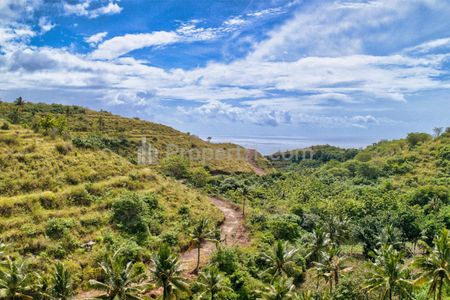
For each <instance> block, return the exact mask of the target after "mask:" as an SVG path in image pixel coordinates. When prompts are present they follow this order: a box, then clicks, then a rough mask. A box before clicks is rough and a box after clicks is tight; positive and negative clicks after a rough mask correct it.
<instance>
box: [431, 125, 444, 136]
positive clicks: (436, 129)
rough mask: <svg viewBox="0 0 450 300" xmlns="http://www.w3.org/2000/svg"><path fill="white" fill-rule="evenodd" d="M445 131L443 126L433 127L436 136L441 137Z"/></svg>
mask: <svg viewBox="0 0 450 300" xmlns="http://www.w3.org/2000/svg"><path fill="white" fill-rule="evenodd" d="M443 131H444V128H443V127H434V128H433V132H434V136H435V137H439V136H440V135H441V134H442V132H443Z"/></svg>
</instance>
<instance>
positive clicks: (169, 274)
mask: <svg viewBox="0 0 450 300" xmlns="http://www.w3.org/2000/svg"><path fill="white" fill-rule="evenodd" d="M152 264H153V265H152V268H151V274H152V277H153V279H154V280H155V281H156V284H157V285H158V286H160V287H162V288H163V300H169V299H171V297H172V296H173V295H174V294H177V293H179V292H184V291H188V289H189V286H188V284H187V283H186V281H185V280H184V279H183V278H182V277H181V266H180V261H179V260H178V257H177V256H175V255H173V254H172V252H171V251H170V248H169V246H168V245H166V244H163V245H161V247H160V248H159V251H158V253H157V254H156V255H155V256H154V257H153V258H152Z"/></svg>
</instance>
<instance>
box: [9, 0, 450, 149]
mask: <svg viewBox="0 0 450 300" xmlns="http://www.w3.org/2000/svg"><path fill="white" fill-rule="evenodd" d="M19 96H22V97H24V98H25V99H26V100H28V101H32V102H46V103H62V104H75V105H81V106H86V107H89V108H93V109H104V110H108V111H111V112H113V113H116V114H120V115H124V116H129V117H140V118H142V119H145V120H149V121H154V122H158V123H162V124H166V125H169V126H172V127H174V128H176V129H178V130H181V131H184V132H191V133H193V134H196V135H199V136H201V137H207V136H211V137H212V138H213V141H218V142H219V141H234V142H238V143H240V144H243V145H244V146H247V147H251V148H257V149H258V150H260V151H262V152H264V153H269V152H272V151H276V150H284V149H288V148H298V147H304V146H309V145H312V144H326V143H328V144H333V145H339V146H345V147H352V146H353V147H361V146H364V145H368V144H371V143H374V142H376V141H378V140H380V139H394V138H400V137H403V136H405V135H406V134H407V133H408V132H414V131H422V132H432V129H433V128H434V127H446V126H450V117H449V116H450V99H449V98H450V97H449V96H450V1H446V0H373V1H356V0H342V1H339V0H335V1H307V0H303V1H302V0H264V1H257V0H214V1H213V0H164V1H163V0H120V1H119V0H0V99H2V100H3V101H12V100H14V99H15V98H16V97H19Z"/></svg>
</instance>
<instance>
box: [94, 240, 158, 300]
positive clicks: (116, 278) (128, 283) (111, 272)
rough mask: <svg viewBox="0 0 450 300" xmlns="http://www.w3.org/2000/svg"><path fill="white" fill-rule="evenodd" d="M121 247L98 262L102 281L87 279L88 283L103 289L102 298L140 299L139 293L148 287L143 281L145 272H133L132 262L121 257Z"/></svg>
mask: <svg viewBox="0 0 450 300" xmlns="http://www.w3.org/2000/svg"><path fill="white" fill-rule="evenodd" d="M121 251H122V249H119V250H117V251H115V252H114V253H113V254H112V255H107V256H106V258H105V260H104V261H103V262H102V263H101V264H100V267H101V269H102V271H103V276H104V278H105V279H104V282H100V281H97V280H89V284H90V285H91V286H92V287H93V288H95V289H99V290H103V291H105V294H104V295H102V296H101V297H100V298H102V299H130V300H131V299H141V297H140V296H139V294H141V293H143V292H144V291H145V290H146V289H147V288H148V287H149V285H148V284H145V283H144V279H145V274H143V273H137V272H134V271H133V269H132V267H133V262H131V261H128V262H125V261H124V260H123V259H122V258H121V257H120V254H121Z"/></svg>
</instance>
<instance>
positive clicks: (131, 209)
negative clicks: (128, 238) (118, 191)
mask: <svg viewBox="0 0 450 300" xmlns="http://www.w3.org/2000/svg"><path fill="white" fill-rule="evenodd" d="M112 210H113V215H112V218H111V221H112V222H113V223H114V224H115V225H116V226H117V227H118V228H119V229H120V230H122V231H124V232H126V233H130V234H137V235H141V236H142V237H146V236H148V235H149V233H150V231H149V227H148V223H149V217H150V208H149V204H148V203H147V202H146V201H145V200H144V199H143V198H142V197H140V196H139V195H137V194H135V193H127V194H124V195H122V196H121V197H120V198H119V199H117V200H116V201H115V202H114V203H113V205H112Z"/></svg>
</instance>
